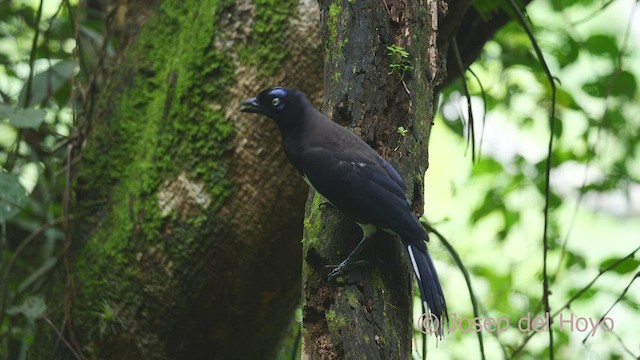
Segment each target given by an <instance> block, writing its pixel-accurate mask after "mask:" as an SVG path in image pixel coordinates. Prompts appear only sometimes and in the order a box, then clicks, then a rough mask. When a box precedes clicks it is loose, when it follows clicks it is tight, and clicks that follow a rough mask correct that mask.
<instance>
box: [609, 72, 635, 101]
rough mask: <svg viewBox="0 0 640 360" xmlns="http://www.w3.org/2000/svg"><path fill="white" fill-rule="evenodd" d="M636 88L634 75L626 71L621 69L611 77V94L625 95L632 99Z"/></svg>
mask: <svg viewBox="0 0 640 360" xmlns="http://www.w3.org/2000/svg"><path fill="white" fill-rule="evenodd" d="M637 89H638V84H637V83H636V78H635V76H634V75H633V74H632V73H630V72H628V71H622V72H621V73H620V74H619V75H618V76H616V77H615V78H614V79H613V84H612V86H611V95H616V96H625V97H626V98H628V99H633V98H634V97H635V95H636V91H637Z"/></svg>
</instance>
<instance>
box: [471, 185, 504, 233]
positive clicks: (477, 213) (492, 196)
mask: <svg viewBox="0 0 640 360" xmlns="http://www.w3.org/2000/svg"><path fill="white" fill-rule="evenodd" d="M503 208H504V203H503V202H502V197H501V196H500V195H499V194H498V192H497V191H496V190H495V189H491V190H489V192H487V194H486V195H485V198H484V201H483V202H482V204H480V206H479V207H477V208H476V209H475V210H473V213H472V214H471V222H472V223H474V224H475V223H477V222H478V221H480V219H482V218H483V217H485V216H487V215H489V214H491V213H492V212H493V211H495V210H499V209H503Z"/></svg>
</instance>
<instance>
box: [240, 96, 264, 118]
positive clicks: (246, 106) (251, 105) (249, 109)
mask: <svg viewBox="0 0 640 360" xmlns="http://www.w3.org/2000/svg"><path fill="white" fill-rule="evenodd" d="M240 111H242V112H246V113H258V114H262V113H263V112H264V109H263V108H262V106H261V105H260V103H259V102H258V99H257V98H254V97H253V98H250V99H247V100H245V101H243V102H242V103H241V104H240Z"/></svg>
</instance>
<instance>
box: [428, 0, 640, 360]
mask: <svg viewBox="0 0 640 360" xmlns="http://www.w3.org/2000/svg"><path fill="white" fill-rule="evenodd" d="M611 3H614V6H609V5H611ZM615 3H619V2H607V3H606V4H605V5H602V4H601V3H600V2H596V1H576V2H565V1H562V2H555V1H551V2H545V1H534V2H533V3H532V5H530V6H529V7H528V8H527V10H528V15H529V19H530V21H531V22H532V24H533V25H534V28H533V30H534V33H535V35H536V39H537V42H538V45H539V46H540V47H541V49H542V51H543V53H544V56H545V59H546V62H547V63H548V64H549V66H550V68H551V73H552V74H553V75H554V76H555V77H556V78H557V82H556V84H557V86H558V91H557V96H556V104H555V105H556V112H555V117H556V128H555V130H554V133H553V136H554V138H555V142H554V147H553V151H552V153H551V154H550V156H551V158H550V160H551V162H550V163H551V169H550V171H551V187H550V191H549V193H548V195H549V205H550V223H549V231H548V236H549V249H548V256H549V264H550V265H549V274H548V276H547V279H548V281H549V283H550V290H551V294H550V296H549V299H550V308H551V309H550V310H551V313H550V316H551V318H552V319H554V321H555V322H554V323H553V324H552V325H551V331H553V337H554V340H555V342H554V347H553V349H554V351H553V353H554V354H555V356H557V357H560V358H567V357H576V356H583V355H584V356H586V354H591V355H593V354H598V355H597V356H598V357H600V358H621V357H623V356H626V355H632V356H633V357H634V358H635V357H637V356H638V353H637V346H638V343H637V337H636V336H635V334H634V333H632V332H631V331H630V328H631V324H632V323H634V322H635V323H637V322H638V321H640V317H639V316H638V313H637V309H638V308H639V306H640V305H639V304H640V292H639V291H638V288H637V284H633V282H634V280H635V279H636V278H637V276H638V275H637V273H638V270H639V268H640V262H639V261H638V259H637V256H638V247H639V246H640V242H639V241H638V238H637V235H636V236H634V231H635V232H637V231H638V229H639V226H640V223H638V222H637V221H634V220H633V219H637V218H638V215H639V214H640V210H639V209H640V206H639V205H640V204H638V202H637V198H636V196H637V195H633V194H637V192H638V189H640V171H639V170H640V169H639V168H638V167H637V165H635V164H638V163H640V159H639V157H640V145H639V144H640V136H639V134H640V121H639V118H638V117H637V114H638V113H639V112H640V105H638V104H639V102H638V77H639V76H640V73H639V69H638V68H637V67H636V66H634V65H633V64H634V62H633V61H634V60H633V59H637V57H638V51H639V49H638V48H637V47H634V46H633V42H632V41H631V40H630V35H629V33H628V31H629V30H628V29H629V26H630V24H631V23H632V22H633V21H634V20H633V16H634V10H635V8H632V9H627V10H626V11H624V10H622V9H623V8H624V6H626V5H624V4H622V3H619V4H615ZM482 4H484V2H479V3H476V4H475V6H483V5H482ZM486 6H487V7H486V8H484V9H479V11H480V12H481V13H483V14H485V13H490V12H491V11H495V8H496V5H495V4H494V5H491V6H489V5H486ZM633 6H637V5H633ZM605 8H606V9H607V11H606V12H604V11H602V10H603V9H605ZM613 18H615V19H620V21H617V22H616V24H615V26H611V21H612V20H611V19H613ZM622 19H624V20H622ZM449 66H451V64H449ZM471 70H472V71H473V73H474V74H476V75H477V78H478V79H479V81H481V84H482V86H480V85H479V83H478V82H477V81H476V80H475V79H474V78H472V77H469V76H467V77H466V81H467V85H468V87H469V89H470V92H471V95H472V96H471V99H470V100H471V104H472V107H473V109H474V116H475V117H477V114H482V113H483V112H484V113H485V116H486V120H485V122H484V123H482V124H478V123H476V124H474V130H475V137H476V148H477V149H479V150H478V151H479V155H480V156H479V160H478V161H477V162H475V163H474V164H471V163H470V162H471V160H470V159H466V160H464V161H466V164H465V165H456V164H453V161H452V160H451V159H448V160H446V171H447V172H456V170H454V169H456V168H457V167H459V168H461V169H465V170H457V172H459V173H462V174H464V175H460V174H458V176H457V178H449V181H451V182H452V183H451V184H449V186H450V187H451V188H452V191H451V196H454V197H455V198H454V200H453V202H456V203H459V204H458V205H452V204H449V205H448V206H447V207H448V208H449V209H446V208H444V209H443V207H442V206H440V204H439V202H438V201H431V202H430V201H429V188H428V189H427V204H426V206H427V214H428V215H429V219H430V220H431V221H434V223H436V224H437V226H436V225H434V227H435V228H437V229H439V231H440V232H441V233H443V234H446V236H447V237H448V240H449V241H450V242H451V243H452V244H453V245H454V246H455V247H456V248H457V249H458V252H459V253H460V256H461V258H462V259H463V261H464V263H465V264H466V266H467V268H468V269H469V271H470V273H471V274H470V275H471V279H472V280H473V281H472V286H473V287H474V288H479V289H480V291H477V290H476V293H477V295H476V299H477V300H478V302H479V303H480V308H481V309H483V310H482V311H481V312H480V314H479V316H480V317H481V318H498V317H501V316H506V317H507V318H508V319H510V320H511V321H510V323H511V325H512V329H510V330H509V332H507V333H506V334H500V335H498V336H493V337H491V336H488V335H490V332H488V331H484V332H483V335H484V342H485V345H484V347H485V350H483V354H482V357H484V356H486V357H487V358H494V357H497V356H502V357H504V358H511V357H521V356H523V355H524V357H525V358H545V357H549V346H548V345H549V343H548V338H549V336H548V333H549V332H548V331H547V332H543V333H544V334H545V335H542V334H540V332H531V331H519V330H518V329H513V325H514V324H515V323H516V322H517V321H518V320H519V319H520V318H521V317H522V316H523V315H525V314H532V316H544V314H543V307H542V300H541V299H542V286H541V283H542V280H543V277H544V276H543V273H542V271H541V265H542V254H543V251H542V241H541V239H542V214H543V212H542V210H543V205H544V199H545V195H547V194H546V189H545V186H544V180H543V179H544V174H545V171H546V170H547V165H546V159H545V157H546V156H547V155H546V149H545V143H546V142H548V139H549V136H550V134H549V115H548V114H549V109H550V108H551V106H552V96H551V88H550V87H549V84H548V81H547V80H546V78H545V76H544V73H543V71H542V69H541V66H540V64H539V63H538V61H537V59H536V58H535V56H533V51H532V45H531V43H530V42H529V41H528V39H527V37H526V35H525V33H524V31H523V30H522V27H521V26H520V25H519V24H518V23H517V22H515V21H512V23H510V24H509V25H507V26H506V27H505V28H504V29H502V30H501V31H500V32H499V33H498V34H497V36H496V37H495V39H494V40H493V41H490V42H489V43H488V44H487V46H486V47H485V49H484V51H483V54H482V56H481V59H480V60H479V61H477V62H476V63H475V64H473V65H472V66H471ZM483 89H484V90H483ZM462 93H463V92H462V83H461V82H460V81H459V82H458V83H457V84H454V85H453V86H451V87H449V88H448V89H445V92H444V96H443V101H442V106H441V109H442V115H443V117H444V120H445V121H440V122H437V123H436V125H435V127H434V130H433V135H432V142H431V144H430V148H431V149H432V150H431V153H432V155H431V159H430V160H431V161H430V162H431V163H432V166H431V168H430V170H429V172H428V173H427V181H426V183H427V184H428V185H429V184H432V183H437V182H438V181H444V180H441V179H437V180H436V178H437V177H442V176H443V173H442V171H443V170H444V169H442V170H441V171H440V172H438V164H437V160H436V159H437V158H438V156H440V155H439V153H438V148H439V146H438V144H437V143H434V142H435V141H438V138H439V137H447V136H449V135H448V134H450V133H453V134H456V136H457V139H456V138H452V139H451V143H452V144H457V145H455V146H458V149H461V148H464V142H465V139H466V138H467V137H469V136H470V134H469V132H468V130H467V129H468V127H467V126H466V124H465V123H466V122H467V121H468V119H469V116H468V115H467V110H468V109H466V107H467V100H466V99H465V98H464V95H461V94H462ZM440 124H443V125H445V126H446V127H447V131H444V129H442V127H439V125H440ZM452 146H453V145H452ZM458 151H460V150H458ZM476 158H478V157H476ZM434 163H435V164H434ZM434 172H435V173H436V174H434ZM447 176H448V175H447V174H445V175H444V177H447ZM436 188H437V186H436ZM436 191H437V190H436ZM432 196H433V195H432ZM442 196H443V195H442V194H438V195H437V196H435V197H436V198H441V197H442ZM458 198H461V199H458ZM634 199H635V200H634ZM443 201H447V200H443ZM449 201H450V202H451V201H452V200H449ZM454 209H455V210H454ZM452 211H455V213H452ZM460 229H470V230H468V231H463V230H460ZM613 234H616V235H613ZM602 235H604V237H602ZM481 244H482V245H481ZM485 249H486V250H485ZM465 250H466V251H465ZM602 279H606V280H602ZM444 283H445V284H447V283H449V284H451V283H456V284H460V283H459V281H456V280H455V279H453V278H451V277H450V276H447V279H446V280H444ZM625 285H626V287H625ZM633 285H636V287H635V288H634V286H633ZM461 287H463V288H464V285H462V286H461ZM445 293H447V294H451V293H454V294H456V295H457V296H455V299H454V300H453V304H452V305H451V306H452V307H453V308H457V309H456V310H457V311H455V312H457V313H458V314H459V315H460V313H461V312H464V313H465V316H469V317H472V316H474V315H473V314H472V313H470V312H469V311H468V310H467V311H463V310H460V309H465V308H468V301H461V300H460V298H461V297H463V296H464V297H467V298H468V296H469V295H468V293H465V292H461V291H460V289H459V287H456V288H448V289H445ZM450 297H451V296H450ZM609 307H610V309H609V310H610V311H607V312H605V310H606V309H607V308H609ZM632 313H635V315H634V316H631V317H629V315H627V316H620V315H619V314H632ZM571 314H572V315H573V316H575V317H576V318H579V317H583V318H589V319H592V320H593V321H598V319H600V320H602V319H603V318H605V317H607V316H608V317H610V318H611V319H612V320H613V321H614V322H615V328H614V329H611V330H610V331H602V332H600V333H598V334H596V335H595V336H593V337H591V336H587V337H585V336H584V334H581V333H579V332H578V331H573V332H567V331H566V328H565V331H564V332H563V331H561V329H560V328H559V323H560V322H561V321H562V320H560V319H562V317H563V316H564V317H565V320H566V317H567V316H569V315H571ZM616 314H617V315H616ZM565 326H566V324H565ZM473 335H474V337H475V334H473ZM493 335H496V334H495V332H494V333H493ZM581 335H582V336H581ZM583 338H585V341H582V340H583ZM472 339H473V337H472V336H471V334H463V333H460V330H458V333H456V334H454V335H452V341H454V342H456V345H452V344H450V345H449V346H447V350H443V352H449V356H451V357H453V358H456V356H463V357H466V356H467V355H466V354H468V351H470V349H472V348H473V346H474V345H473V344H472V343H471V340H472ZM534 339H535V340H534ZM475 347H476V349H477V345H475ZM451 348H456V349H460V351H456V352H455V353H454V355H451V352H450V350H451ZM484 351H486V355H485V353H484ZM435 352H437V354H435V355H436V356H438V355H440V349H436V350H435ZM455 354H457V355H455ZM463 354H465V355H463ZM567 354H571V355H570V356H568V355H567ZM577 354H583V355H577Z"/></svg>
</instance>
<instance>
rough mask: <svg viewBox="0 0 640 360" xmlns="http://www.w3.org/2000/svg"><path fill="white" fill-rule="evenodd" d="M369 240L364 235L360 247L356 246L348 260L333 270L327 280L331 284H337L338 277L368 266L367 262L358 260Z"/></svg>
mask: <svg viewBox="0 0 640 360" xmlns="http://www.w3.org/2000/svg"><path fill="white" fill-rule="evenodd" d="M368 239H369V238H368V237H367V236H366V235H363V236H362V240H360V242H359V243H358V245H356V248H355V249H353V251H352V252H351V253H350V254H349V255H348V256H347V258H346V259H344V261H343V262H341V263H340V265H338V266H336V268H335V269H333V271H331V273H329V276H328V278H327V280H328V281H329V282H330V283H333V282H335V281H336V279H337V278H338V277H341V276H343V275H344V274H346V273H347V272H349V271H351V270H353V269H356V268H359V267H362V266H365V265H367V264H368V262H367V261H364V260H357V258H358V257H359V256H360V253H361V252H362V250H364V248H365V247H366V245H367V243H368V241H367V240H368Z"/></svg>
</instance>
